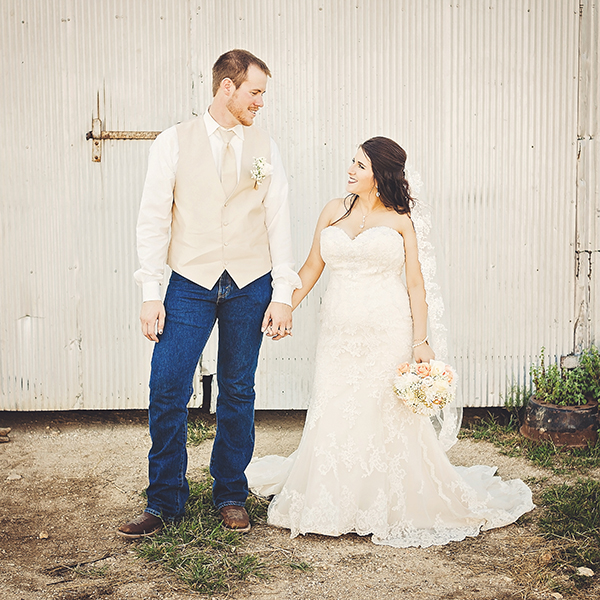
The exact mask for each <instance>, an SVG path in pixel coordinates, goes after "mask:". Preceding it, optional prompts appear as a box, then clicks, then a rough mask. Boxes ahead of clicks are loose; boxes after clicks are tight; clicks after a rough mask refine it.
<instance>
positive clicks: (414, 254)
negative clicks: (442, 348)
mask: <svg viewBox="0 0 600 600" xmlns="http://www.w3.org/2000/svg"><path fill="white" fill-rule="evenodd" d="M400 233H401V234H402V237H403V239H404V253H405V257H406V259H405V260H406V288H407V290H408V297H409V300H410V310H411V314H412V321H413V344H418V345H417V346H415V347H414V348H413V355H414V359H415V361H416V362H428V361H430V360H432V359H434V358H435V354H434V352H433V350H432V349H431V347H430V346H429V343H428V342H424V343H419V342H422V341H423V340H424V339H425V338H426V337H427V301H426V298H425V282H424V281H423V273H422V272H421V263H420V262H419V250H418V246H417V234H416V233H415V229H414V227H413V224H412V221H411V220H410V217H409V216H408V215H403V216H402V226H401V230H400Z"/></svg>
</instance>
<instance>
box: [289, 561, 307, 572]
mask: <svg viewBox="0 0 600 600" xmlns="http://www.w3.org/2000/svg"><path fill="white" fill-rule="evenodd" d="M290 569H294V570H296V571H302V572H303V573H306V572H307V571H312V566H311V565H310V564H309V563H307V562H304V561H301V562H291V563H290Z"/></svg>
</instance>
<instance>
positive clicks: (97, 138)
mask: <svg viewBox="0 0 600 600" xmlns="http://www.w3.org/2000/svg"><path fill="white" fill-rule="evenodd" d="M159 133H160V131H102V121H101V120H100V119H92V130H91V131H88V132H87V133H86V134H85V139H86V140H92V141H93V145H92V162H100V161H101V160H102V140H153V139H155V138H156V136H157V135H158V134H159Z"/></svg>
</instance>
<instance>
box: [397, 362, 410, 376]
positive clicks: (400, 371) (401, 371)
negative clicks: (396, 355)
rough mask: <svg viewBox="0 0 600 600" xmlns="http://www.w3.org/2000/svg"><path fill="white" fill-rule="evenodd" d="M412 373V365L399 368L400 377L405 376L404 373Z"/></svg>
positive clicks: (405, 364)
mask: <svg viewBox="0 0 600 600" xmlns="http://www.w3.org/2000/svg"><path fill="white" fill-rule="evenodd" d="M409 371H410V365H409V364H408V363H402V364H401V365H400V366H399V367H398V375H404V373H408V372H409Z"/></svg>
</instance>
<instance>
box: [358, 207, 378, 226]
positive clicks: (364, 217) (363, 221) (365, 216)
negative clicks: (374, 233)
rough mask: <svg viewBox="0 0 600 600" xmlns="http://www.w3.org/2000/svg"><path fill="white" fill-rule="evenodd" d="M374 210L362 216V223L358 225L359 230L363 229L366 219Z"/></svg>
mask: <svg viewBox="0 0 600 600" xmlns="http://www.w3.org/2000/svg"><path fill="white" fill-rule="evenodd" d="M374 210H375V208H372V209H371V210H370V211H369V212H368V213H366V214H363V218H362V223H361V224H360V229H364V228H365V221H366V220H367V217H368V216H369V215H370V214H371V213H372V212H373V211H374ZM360 212H361V213H362V208H361V209H360Z"/></svg>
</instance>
